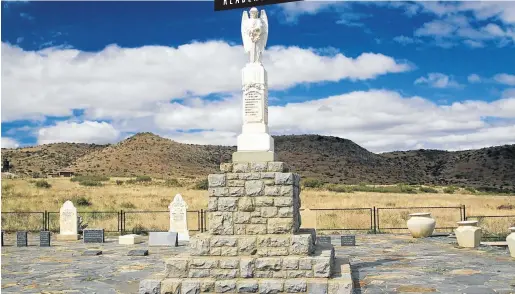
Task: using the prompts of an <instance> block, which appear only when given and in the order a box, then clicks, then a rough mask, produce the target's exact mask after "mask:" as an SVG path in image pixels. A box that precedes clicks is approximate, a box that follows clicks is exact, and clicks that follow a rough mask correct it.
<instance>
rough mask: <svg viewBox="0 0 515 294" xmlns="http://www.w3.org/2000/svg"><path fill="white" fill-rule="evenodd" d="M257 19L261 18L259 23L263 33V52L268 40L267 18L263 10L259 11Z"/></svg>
mask: <svg viewBox="0 0 515 294" xmlns="http://www.w3.org/2000/svg"><path fill="white" fill-rule="evenodd" d="M259 18H261V21H262V23H263V33H262V35H261V48H263V50H264V49H265V47H266V41H267V40H268V17H267V16H266V12H265V11H264V10H261V14H260V15H259Z"/></svg>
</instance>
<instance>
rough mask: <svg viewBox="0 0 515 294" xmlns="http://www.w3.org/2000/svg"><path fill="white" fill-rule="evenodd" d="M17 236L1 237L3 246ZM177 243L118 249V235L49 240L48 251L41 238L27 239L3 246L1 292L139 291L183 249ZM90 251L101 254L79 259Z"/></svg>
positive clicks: (182, 246) (31, 237)
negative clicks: (137, 252)
mask: <svg viewBox="0 0 515 294" xmlns="http://www.w3.org/2000/svg"><path fill="white" fill-rule="evenodd" d="M52 237H53V236H52ZM15 238H16V237H15V236H13V235H10V236H5V237H4V239H5V241H4V244H5V245H10V244H14V243H15ZM31 244H34V245H32V246H31ZM179 245H180V246H179V247H176V248H166V247H150V248H148V246H147V244H146V243H141V244H136V245H119V244H118V238H117V237H116V238H115V237H111V238H110V237H106V243H104V244H84V243H82V241H77V242H58V241H54V240H52V247H39V235H34V236H32V235H31V236H29V247H25V248H23V247H14V246H5V247H2V293H88V294H92V293H102V294H103V293H106V294H107V293H124V294H128V293H138V287H139V281H140V280H142V279H144V278H146V277H147V276H149V275H150V274H152V273H155V272H156V271H159V270H161V269H164V259H165V258H168V257H170V256H173V255H176V254H178V253H179V252H182V251H183V250H186V248H187V247H186V246H184V244H179ZM89 249H98V250H102V251H103V252H102V255H100V256H82V253H83V252H84V251H86V250H89ZM132 249H149V255H148V256H127V253H128V252H129V251H130V250H132Z"/></svg>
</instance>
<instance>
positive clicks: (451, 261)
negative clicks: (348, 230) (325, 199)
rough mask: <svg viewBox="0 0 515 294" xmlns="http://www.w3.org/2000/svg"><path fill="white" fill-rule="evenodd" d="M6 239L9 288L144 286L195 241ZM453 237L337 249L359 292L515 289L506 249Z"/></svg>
mask: <svg viewBox="0 0 515 294" xmlns="http://www.w3.org/2000/svg"><path fill="white" fill-rule="evenodd" d="M5 238H6V239H5V241H6V242H5V243H6V245H8V246H6V247H2V289H1V290H2V292H5V293H138V286H139V281H140V280H142V279H145V278H147V277H148V276H149V275H151V274H154V273H157V272H160V271H161V270H162V268H163V265H164V260H165V259H166V258H169V257H171V256H174V255H177V254H179V253H181V252H184V251H185V250H187V248H188V247H187V246H186V245H187V244H185V243H180V244H179V245H180V246H179V247H170V246H166V247H148V243H147V242H145V243H140V244H135V245H119V244H118V242H117V237H111V238H109V237H107V238H106V243H102V244H84V243H82V241H80V240H79V241H75V242H61V241H55V242H52V247H45V248H40V247H39V246H37V245H36V246H35V245H34V244H39V235H29V247H16V246H12V245H14V244H15V243H16V239H15V236H13V235H6V236H5ZM53 240H54V239H53ZM147 241H148V240H147ZM453 242H455V239H450V238H446V237H438V238H428V239H412V238H411V237H409V236H406V235H357V236H356V244H357V246H346V247H338V246H337V247H336V252H337V255H339V256H350V259H351V267H352V271H353V273H352V275H353V278H354V281H355V288H356V290H355V293H356V294H358V293H367V294H370V293H449V294H450V293H452V294H457V293H471V294H472V293H484V294H486V293H502V294H510V293H511V294H514V293H515V259H513V258H511V257H510V256H509V253H508V251H507V249H506V248H502V247H486V246H484V247H480V248H479V249H460V248H457V247H456V246H455V244H453ZM31 244H32V245H31ZM9 245H10V246H9ZM86 250H102V255H99V256H83V255H82V253H83V252H84V251H86ZM131 250H148V251H149V255H148V256H128V255H127V254H128V253H129V251H131Z"/></svg>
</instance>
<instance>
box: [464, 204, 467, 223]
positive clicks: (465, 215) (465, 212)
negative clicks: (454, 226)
mask: <svg viewBox="0 0 515 294" xmlns="http://www.w3.org/2000/svg"><path fill="white" fill-rule="evenodd" d="M463 220H467V210H466V208H465V204H463Z"/></svg>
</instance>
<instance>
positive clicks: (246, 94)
mask: <svg viewBox="0 0 515 294" xmlns="http://www.w3.org/2000/svg"><path fill="white" fill-rule="evenodd" d="M241 37H242V39H243V48H244V49H245V52H246V53H248V54H249V62H248V63H247V64H246V65H245V67H244V68H243V69H242V72H241V73H242V86H243V126H242V132H241V134H240V135H239V136H238V138H237V146H238V152H272V153H273V152H274V139H273V138H272V136H270V134H269V131H268V77H267V72H266V70H265V68H264V67H263V64H262V55H263V52H264V50H265V46H266V43H267V40H268V18H267V16H266V13H265V11H264V10H261V14H260V13H259V11H258V10H257V9H256V8H252V9H250V17H249V15H248V14H247V11H244V12H243V17H242V20H241Z"/></svg>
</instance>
